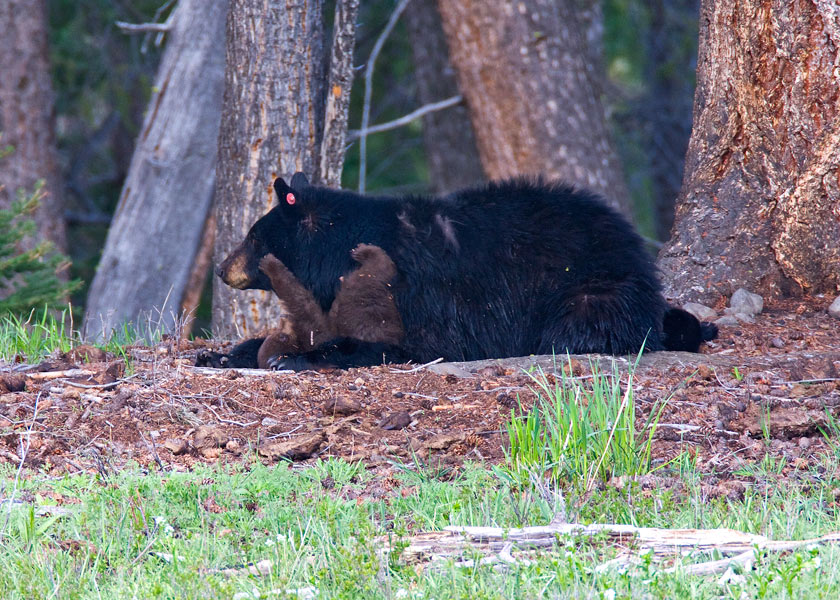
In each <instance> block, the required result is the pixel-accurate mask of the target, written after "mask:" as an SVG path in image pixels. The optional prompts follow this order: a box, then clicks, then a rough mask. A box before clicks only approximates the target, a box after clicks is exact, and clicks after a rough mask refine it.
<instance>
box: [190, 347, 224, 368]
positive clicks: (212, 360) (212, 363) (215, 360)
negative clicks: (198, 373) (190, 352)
mask: <svg viewBox="0 0 840 600" xmlns="http://www.w3.org/2000/svg"><path fill="white" fill-rule="evenodd" d="M229 362H230V359H228V357H227V354H220V353H218V352H213V351H211V350H199V351H198V353H197V354H196V355H195V366H196V367H212V368H214V369H226V368H227V366H228V363H229Z"/></svg>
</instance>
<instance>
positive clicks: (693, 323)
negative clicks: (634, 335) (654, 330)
mask: <svg viewBox="0 0 840 600" xmlns="http://www.w3.org/2000/svg"><path fill="white" fill-rule="evenodd" d="M662 330H663V332H662V345H663V346H665V349H666V350H681V351H684V352H697V350H698V349H699V348H700V344H702V343H703V342H708V341H709V340H713V339H715V338H716V337H717V334H718V328H717V325H715V324H714V323H709V322H706V321H703V322H700V321H698V320H697V317H695V316H694V315H692V314H691V313H690V312H688V311H685V310H683V309H681V308H673V307H672V308H669V309H668V310H666V311H665V317H664V319H663V321H662Z"/></svg>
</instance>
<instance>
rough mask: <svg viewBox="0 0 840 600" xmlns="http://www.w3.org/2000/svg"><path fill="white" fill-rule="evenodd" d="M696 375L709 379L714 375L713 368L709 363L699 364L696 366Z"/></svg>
mask: <svg viewBox="0 0 840 600" xmlns="http://www.w3.org/2000/svg"><path fill="white" fill-rule="evenodd" d="M697 376H698V377H699V378H700V379H705V380H706V381H711V380H712V379H714V377H715V370H714V369H713V368H712V367H710V366H709V365H699V366H698V367H697Z"/></svg>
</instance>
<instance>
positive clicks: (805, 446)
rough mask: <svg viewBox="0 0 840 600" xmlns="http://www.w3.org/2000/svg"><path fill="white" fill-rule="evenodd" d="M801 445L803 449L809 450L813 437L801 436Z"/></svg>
mask: <svg viewBox="0 0 840 600" xmlns="http://www.w3.org/2000/svg"><path fill="white" fill-rule="evenodd" d="M799 447H800V448H801V449H802V450H807V449H808V448H810V447H811V438H807V437H801V438H799Z"/></svg>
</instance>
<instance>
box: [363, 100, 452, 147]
mask: <svg viewBox="0 0 840 600" xmlns="http://www.w3.org/2000/svg"><path fill="white" fill-rule="evenodd" d="M463 99H464V97H463V96H461V95H460V94H459V95H457V96H452V97H451V98H447V99H446V100H441V101H440V102H431V103H429V104H424V105H423V106H421V107H420V108H418V109H416V110H413V111H412V112H410V113H408V114H407V115H403V116H402V117H400V118H399V119H394V120H393V121H388V122H387V123H380V124H379V125H372V126H370V127H368V128H367V129H354V130H352V131H350V132H349V134H348V137H349V138H350V140H351V141H354V140H357V139H359V138H361V137H363V136H367V135H371V134H374V133H381V132H383V131H390V130H391V129H397V128H398V127H402V126H403V125H408V124H409V123H411V122H412V121H415V120H417V119H419V118H421V117H424V116H426V115H427V114H429V113H432V112H436V111H439V110H443V109H445V108H449V107H451V106H455V105H456V104H460V103H461V101H462V100H463Z"/></svg>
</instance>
